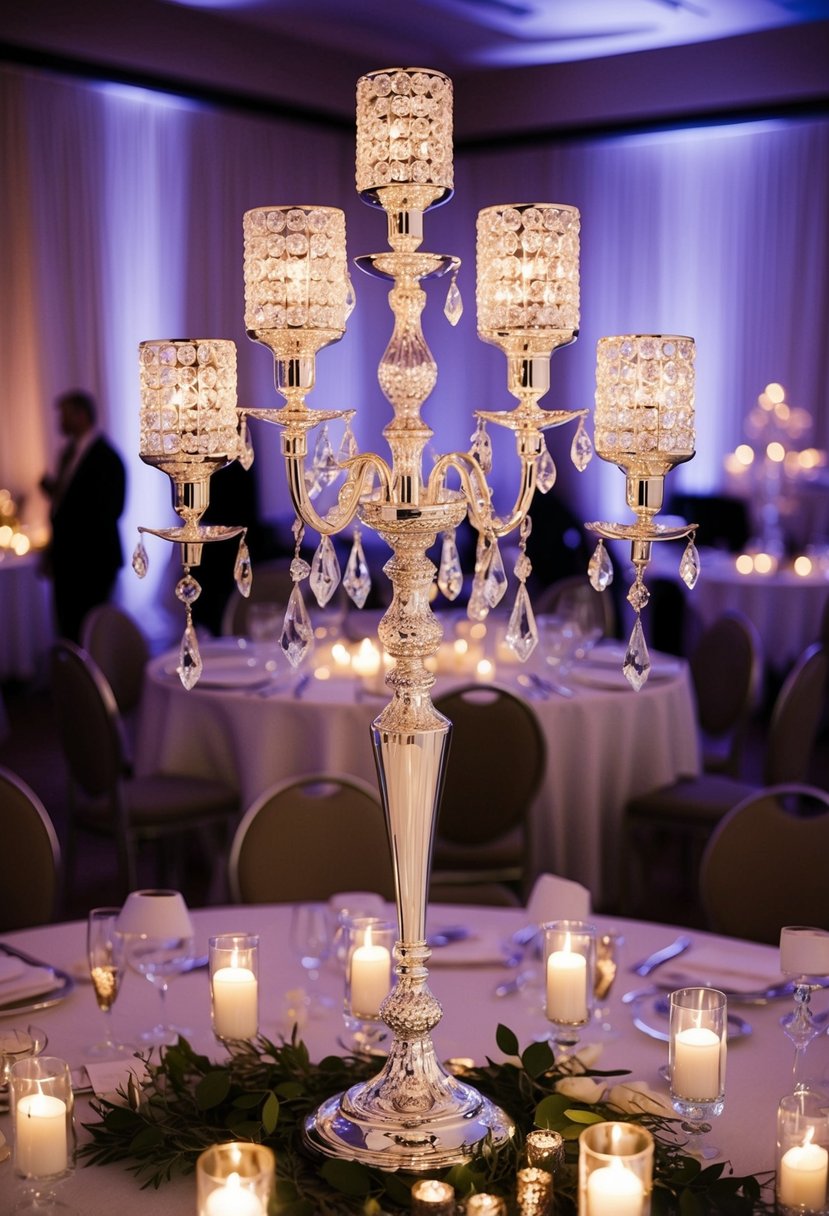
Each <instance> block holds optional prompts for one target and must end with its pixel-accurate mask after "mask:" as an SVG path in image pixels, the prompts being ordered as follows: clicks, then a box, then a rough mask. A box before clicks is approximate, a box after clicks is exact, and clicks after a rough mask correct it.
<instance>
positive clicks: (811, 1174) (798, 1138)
mask: <svg viewBox="0 0 829 1216" xmlns="http://www.w3.org/2000/svg"><path fill="white" fill-rule="evenodd" d="M828 1182H829V1114H828V1113H827V1109H826V1099H825V1097H819V1096H818V1094H816V1093H815V1091H814V1090H811V1089H809V1088H808V1086H805V1085H803V1086H798V1088H797V1089H796V1090H795V1092H794V1093H793V1094H787V1095H786V1097H785V1098H782V1099H781V1101H780V1105H779V1106H778V1108H777V1192H776V1196H777V1210H778V1212H780V1213H783V1214H785V1216H794V1213H798V1216H800V1214H801V1213H809V1214H811V1213H826V1212H829V1196H827V1183H828Z"/></svg>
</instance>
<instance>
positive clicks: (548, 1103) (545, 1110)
mask: <svg viewBox="0 0 829 1216" xmlns="http://www.w3.org/2000/svg"><path fill="white" fill-rule="evenodd" d="M572 1101H573V1099H572V1098H568V1097H567V1096H566V1095H565V1094H549V1095H548V1097H546V1098H544V1099H542V1101H541V1102H539V1104H538V1106H536V1108H535V1114H534V1115H533V1121H534V1123H535V1126H536V1127H547V1128H551V1129H552V1130H553V1131H561V1129H562V1128H563V1127H564V1126H566V1124H567V1123H569V1119H568V1118H567V1115H566V1113H565V1112H566V1111H567V1109H568V1108H569V1106H570V1103H571V1102H572Z"/></svg>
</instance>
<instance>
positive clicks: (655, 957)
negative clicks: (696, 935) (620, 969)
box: [631, 933, 691, 976]
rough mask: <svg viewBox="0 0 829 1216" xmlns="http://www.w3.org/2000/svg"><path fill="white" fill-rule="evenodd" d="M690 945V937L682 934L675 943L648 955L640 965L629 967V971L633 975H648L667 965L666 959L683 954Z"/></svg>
mask: <svg viewBox="0 0 829 1216" xmlns="http://www.w3.org/2000/svg"><path fill="white" fill-rule="evenodd" d="M690 945H691V939H690V937H688V936H687V935H686V934H684V933H683V934H681V935H680V936H679V937H678V938H677V939H676V941H674V942H671V944H670V945H669V946H663V947H662V949H661V950H655V951H654V953H653V954H649V955H648V957H647V958H643V959H642V961H641V963H636V964H635V965H634V966H633V967H631V971H632V972H633V973H634V975H641V976H645V975H650V973H651V972H652V971H655V970H656V968H657V967H661V965H662V964H663V963H667V961H668V959H670V958H676V956H677V955H678V954H684V953H685V951H686V950H687V949H688V948H689V947H690Z"/></svg>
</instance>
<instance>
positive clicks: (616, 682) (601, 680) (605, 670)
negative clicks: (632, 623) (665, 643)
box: [567, 655, 680, 692]
mask: <svg viewBox="0 0 829 1216" xmlns="http://www.w3.org/2000/svg"><path fill="white" fill-rule="evenodd" d="M623 661H624V655H622V658H621V660H620V666H619V667H615V668H614V667H605V666H604V664H598V663H597V664H596V665H595V667H591V666H590V661H589V659H587V660H585V661H584V662H583V663H579V664H574V665H573V668H572V670H570V671H569V672H568V673H567V678H568V680H575V681H576V682H577V683H579V684H584V685H586V686H587V687H588V688H607V689H611V690H616V691H618V692H623V691H624V690H625V689H629V688H631V685H630V684H629V683H628V681H627V677H626V676H625V673H624V672H623V671H622V668H621V663H622V662H623ZM679 670H680V667H679V663H674V662H672V661H671V660H670V659H655V660H652V662H651V669H650V671H649V672H648V679H649V680H667V679H669V678H670V677H671V676H675V675H676V674H677V672H678V671H679Z"/></svg>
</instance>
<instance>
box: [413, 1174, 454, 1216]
mask: <svg viewBox="0 0 829 1216" xmlns="http://www.w3.org/2000/svg"><path fill="white" fill-rule="evenodd" d="M412 1216H455V1189H454V1187H452V1186H450V1185H449V1183H448V1182H440V1181H439V1180H438V1179H437V1178H422V1179H421V1180H420V1182H416V1183H415V1184H414V1186H413V1187H412Z"/></svg>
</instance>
